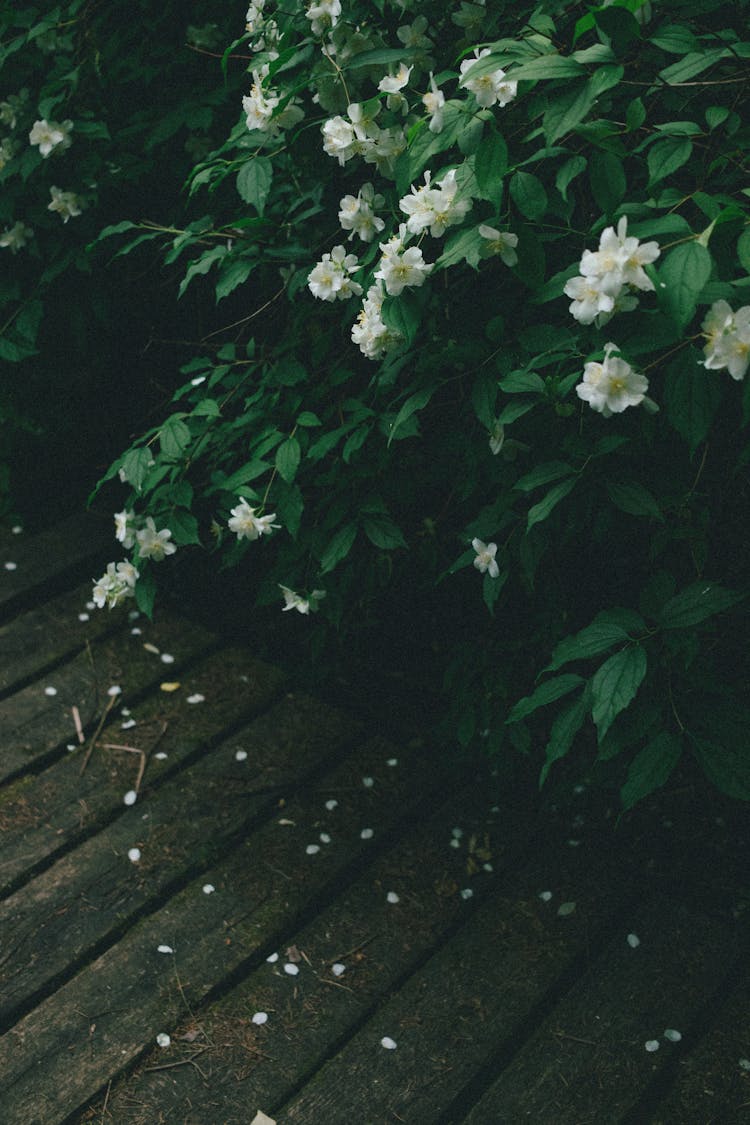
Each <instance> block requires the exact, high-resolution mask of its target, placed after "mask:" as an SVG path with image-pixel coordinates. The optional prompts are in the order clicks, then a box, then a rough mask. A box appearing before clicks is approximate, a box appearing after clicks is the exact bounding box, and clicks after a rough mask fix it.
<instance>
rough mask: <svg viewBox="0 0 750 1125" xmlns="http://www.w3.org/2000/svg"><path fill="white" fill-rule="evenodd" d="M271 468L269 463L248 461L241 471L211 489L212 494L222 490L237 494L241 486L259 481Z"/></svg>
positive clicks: (238, 470) (256, 460)
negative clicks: (252, 481)
mask: <svg viewBox="0 0 750 1125" xmlns="http://www.w3.org/2000/svg"><path fill="white" fill-rule="evenodd" d="M270 468H271V466H270V465H269V463H268V461H262V460H258V459H257V458H256V459H255V460H253V461H248V462H247V464H246V465H243V466H242V468H241V469H237V471H236V472H234V473H232V474H231V476H228V477H227V478H226V480H223V481H222V482H221V483H220V484H216V485H214V487H213V488H212V489H211V491H212V492H217V491H218V490H219V489H221V490H222V491H223V492H235V491H236V490H237V489H238V488H239V487H240V486H241V485H243V484H249V483H250V481H251V480H257V478H258V477H260V476H262V475H263V473H265V472H267V471H268V470H269V469H270Z"/></svg>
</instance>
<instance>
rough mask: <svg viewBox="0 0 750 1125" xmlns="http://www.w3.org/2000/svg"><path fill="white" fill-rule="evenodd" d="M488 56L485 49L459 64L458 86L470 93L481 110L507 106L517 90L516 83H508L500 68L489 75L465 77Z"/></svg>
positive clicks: (487, 50)
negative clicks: (495, 106)
mask: <svg viewBox="0 0 750 1125" xmlns="http://www.w3.org/2000/svg"><path fill="white" fill-rule="evenodd" d="M489 54H491V51H490V49H489V47H485V49H484V50H483V51H475V52H474V54H473V55H472V56H471V57H470V58H468V59H464V61H463V62H462V63H461V79H460V84H461V86H463V87H464V88H465V89H466V90H470V91H471V93H472V94H473V95H474V97H475V98H476V99H477V104H478V105H480V106H482V108H483V109H489V108H490V107H491V106H493V105H499V106H504V105H507V104H508V102H512V101H513V99H514V98H515V96H516V93H517V88H518V83H517V82H512V81H510V82H509V81H508V79H507V78H506V75H505V71H504V70H501V69H500V68H498V69H497V70H493V71H490V73H489V74H481V75H479V77H477V78H470V77H467V71H469V70H470V69H471V68H472V67H473V66H474V64H475V63H477V62H478V61H479V60H480V59H483V58H486V56H487V55H489Z"/></svg>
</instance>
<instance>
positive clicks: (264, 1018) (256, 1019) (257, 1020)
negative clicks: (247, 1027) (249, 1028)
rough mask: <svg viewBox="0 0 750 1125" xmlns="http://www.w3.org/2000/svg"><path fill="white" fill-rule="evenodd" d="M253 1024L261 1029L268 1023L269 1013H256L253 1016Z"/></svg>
mask: <svg viewBox="0 0 750 1125" xmlns="http://www.w3.org/2000/svg"><path fill="white" fill-rule="evenodd" d="M253 1023H254V1024H257V1026H258V1027H260V1025H261V1024H263V1023H268V1012H256V1013H255V1015H254V1016H253Z"/></svg>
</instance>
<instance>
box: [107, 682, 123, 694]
mask: <svg viewBox="0 0 750 1125" xmlns="http://www.w3.org/2000/svg"><path fill="white" fill-rule="evenodd" d="M107 695H111V696H115V695H122V688H121V687H120V685H119V684H112V687H109V688H107Z"/></svg>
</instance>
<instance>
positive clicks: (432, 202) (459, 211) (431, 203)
mask: <svg viewBox="0 0 750 1125" xmlns="http://www.w3.org/2000/svg"><path fill="white" fill-rule="evenodd" d="M424 181H425V182H424V184H423V185H422V186H421V187H419V188H415V187H414V186H413V185H412V189H411V195H405V196H404V197H403V199H400V200H399V207H400V208H401V210H402V211H403V212H404V214H405V215H408V216H409V217H408V219H407V220H406V228H407V230H409V231H410V232H411V233H412V234H419V233H420V232H421V231H423V230H425V229H426V228H427V227H429V228H430V234H431V235H432V237H433V238H439V237H440V235H442V234H444V233H445V231H446V229H447V228H448V227H450V226H454V225H455V224H456V223H460V222H462V220H463V218H464V216H465V215H466V213H467V211H468V210H469V209H470V208H471V206H472V202H471V200H470V199H457V198H456V196H457V193H458V184H457V183H456V170H455V168H452V169H451V170H450V172H448V173H447V174H446V175H445V176H444V177H443V179H442V180H439V181H437V182H436V184H435V185H434V187H433V186H432V185H431V183H430V172H429V171H427V172H425V174H424ZM376 276H377V275H376Z"/></svg>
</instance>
